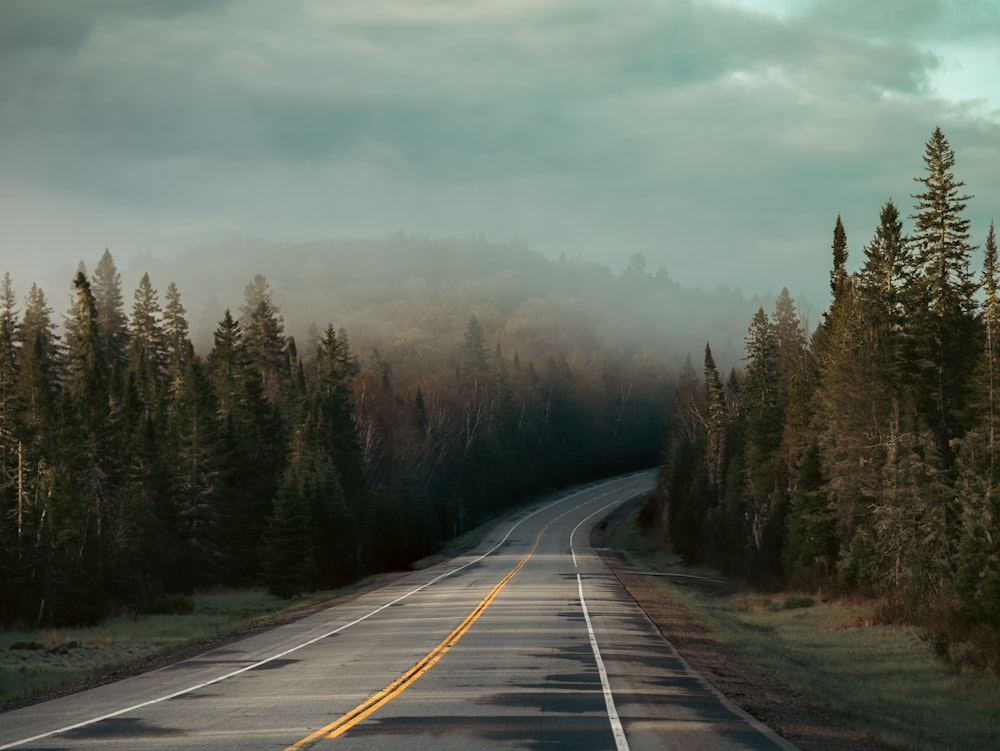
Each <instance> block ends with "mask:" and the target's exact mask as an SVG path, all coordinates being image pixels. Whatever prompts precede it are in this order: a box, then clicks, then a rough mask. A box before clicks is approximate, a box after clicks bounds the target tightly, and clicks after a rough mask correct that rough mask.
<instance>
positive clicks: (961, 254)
mask: <svg viewBox="0 0 1000 751" xmlns="http://www.w3.org/2000/svg"><path fill="white" fill-rule="evenodd" d="M924 164H925V166H926V171H927V174H926V175H925V176H924V177H917V178H914V179H915V180H916V181H917V182H919V183H921V184H922V186H923V191H922V192H921V193H918V194H916V195H915V196H913V197H914V198H915V199H916V200H917V204H916V206H915V208H914V213H913V214H912V216H911V218H912V219H913V220H914V223H915V228H914V232H913V236H912V238H911V242H912V243H913V248H914V262H915V265H916V283H917V300H918V303H919V304H918V305H914V310H913V321H912V324H911V326H913V327H914V329H913V330H914V331H915V335H916V341H915V344H916V355H917V357H918V358H919V360H918V368H919V369H918V374H919V379H920V380H919V388H920V393H921V396H922V397H923V398H922V408H923V411H924V414H925V417H926V419H927V421H928V424H930V425H931V427H932V428H933V430H934V432H935V434H936V435H937V438H938V450H939V453H941V454H942V457H943V458H944V460H945V461H947V456H948V454H949V453H950V449H949V442H950V441H951V439H953V438H956V437H960V436H961V435H962V433H963V432H964V428H965V425H964V421H963V411H964V408H965V394H966V389H967V380H968V377H969V375H970V372H971V370H972V367H973V364H974V362H975V350H976V336H977V326H976V320H975V312H976V302H975V299H974V294H975V291H976V284H975V281H974V280H973V277H972V272H971V270H970V268H969V263H970V257H971V255H972V252H973V250H974V248H973V246H972V245H971V244H970V243H969V220H968V219H966V218H965V217H964V216H963V215H962V212H963V211H964V210H965V207H966V204H967V202H968V200H969V199H970V198H971V197H972V196H969V195H965V194H963V193H960V189H961V188H962V187H963V186H964V185H965V183H963V182H960V181H958V180H956V178H955V176H954V174H953V171H952V170H953V168H954V166H955V152H954V151H953V150H952V148H951V146H950V145H949V144H948V141H947V139H946V138H945V136H944V134H943V133H942V132H941V129H940V128H936V129H935V130H934V133H933V134H932V135H931V138H930V140H928V142H927V144H926V150H925V153H924Z"/></svg>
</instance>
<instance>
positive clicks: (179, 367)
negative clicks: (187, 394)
mask: <svg viewBox="0 0 1000 751" xmlns="http://www.w3.org/2000/svg"><path fill="white" fill-rule="evenodd" d="M166 300H167V304H166V306H165V307H164V308H163V345H164V347H165V348H166V354H167V361H168V363H169V369H170V378H171V379H173V378H176V377H177V376H179V375H181V374H182V373H183V372H184V368H185V367H186V365H187V363H186V361H185V358H187V355H188V352H189V351H190V349H191V348H190V346H189V340H188V321H187V310H185V308H184V305H183V303H182V302H181V293H180V292H179V291H178V289H177V285H176V284H174V283H173V282H170V284H169V285H167V295H166Z"/></svg>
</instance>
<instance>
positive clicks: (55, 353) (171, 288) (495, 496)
mask: <svg viewBox="0 0 1000 751" xmlns="http://www.w3.org/2000/svg"><path fill="white" fill-rule="evenodd" d="M529 255H530V254H529ZM475 257H476V256H475V255H471V256H470V258H475ZM532 257H533V256H532ZM407 262H408V261H407ZM432 265H434V266H435V268H436V264H432ZM459 265H461V264H459ZM446 266H447V264H446ZM552 268H553V269H555V268H556V267H555V266H554V265H552ZM424 271H426V269H424ZM562 271H565V269H563V270H561V271H560V273H562ZM387 273H388V272H387ZM449 273H451V272H449ZM589 283H590V284H591V285H596V288H600V287H601V286H602V285H611V286H612V287H613V286H614V285H618V284H621V285H622V288H623V289H624V287H625V285H626V284H627V285H636V284H638V285H640V286H642V287H648V286H649V285H654V286H653V287H650V289H649V291H650V292H651V293H652V292H659V291H662V290H663V289H664V287H663V286H662V280H661V281H659V282H657V281H654V280H653V278H652V277H647V276H646V275H642V278H640V279H630V280H628V281H626V280H624V279H622V280H620V281H619V280H617V279H615V278H614V277H612V276H610V275H609V274H601V275H598V276H597V277H596V278H595V279H591V281H590V282H589ZM453 286H455V287H456V289H460V288H461V284H459V283H457V282H456V281H455V280H454V279H453ZM667 288H668V289H669V288H670V287H669V285H668V286H667ZM591 289H594V287H591ZM633 291H634V290H632V288H631V287H629V294H631V293H632V292H633ZM608 294H611V293H608ZM614 294H618V292H614ZM474 297H475V298H476V299H475V307H473V306H472V305H467V306H466V307H464V310H465V314H464V316H462V317H451V316H450V314H449V315H448V316H444V317H442V319H441V320H443V321H444V323H443V324H441V325H444V326H445V330H443V331H442V330H440V327H438V328H435V329H434V330H433V340H434V348H433V351H431V350H428V349H426V348H424V346H423V345H420V346H411V344H412V343H411V344H407V343H406V337H407V336H408V335H409V332H410V331H411V329H410V328H408V327H409V326H410V324H411V322H410V321H407V322H406V326H405V327H403V328H401V329H400V331H401V337H402V338H401V341H402V342H403V345H401V346H395V345H393V346H390V347H389V348H388V352H389V354H388V355H383V354H380V351H379V350H376V349H374V347H370V348H363V349H362V352H363V355H362V356H360V357H359V356H358V354H357V353H356V352H355V351H354V349H353V348H352V346H351V344H350V343H349V341H348V337H347V333H346V331H345V330H344V329H343V328H335V327H334V326H333V325H332V324H330V325H327V326H326V327H325V328H322V329H321V328H320V327H318V326H317V327H313V331H314V334H313V335H312V336H311V337H310V338H309V346H308V347H305V348H303V349H302V350H301V351H300V349H299V348H298V347H297V346H296V343H295V341H294V340H293V339H292V338H291V337H290V336H286V335H285V333H284V321H283V316H282V313H281V311H280V309H279V308H278V306H277V305H276V303H275V301H274V296H273V294H272V291H271V287H270V284H269V282H268V281H267V279H265V278H264V277H263V276H262V275H257V276H255V277H254V278H253V280H252V282H251V283H250V285H248V286H247V288H246V290H245V293H244V303H245V304H244V306H243V307H242V310H241V312H242V316H241V317H240V318H239V319H238V320H237V319H235V318H234V317H233V315H232V314H231V313H230V312H229V311H228V310H227V311H225V313H224V314H223V316H222V318H221V320H220V321H219V322H218V324H217V326H216V329H215V332H214V337H213V341H212V342H211V345H210V346H209V347H207V348H206V349H207V351H206V352H205V353H204V354H203V353H200V352H198V351H197V350H196V348H195V346H194V345H193V343H192V342H191V341H190V338H189V333H188V332H189V326H188V321H187V317H186V310H185V307H184V305H183V304H182V303H181V297H180V293H179V291H178V289H177V287H176V285H174V284H173V283H171V284H169V285H168V287H167V291H166V296H165V304H164V305H163V306H162V307H161V305H160V302H159V299H158V295H157V292H156V289H155V288H154V286H153V284H152V281H151V279H150V277H149V276H148V275H143V276H142V277H141V279H140V281H139V284H138V287H137V289H136V290H135V293H134V295H133V305H132V308H131V316H130V317H127V318H126V317H125V315H124V312H123V306H122V295H121V286H120V278H119V276H118V273H117V270H116V269H115V266H114V261H113V259H112V258H111V256H110V253H105V255H104V256H103V257H102V259H101V261H100V263H99V264H98V266H97V270H96V271H95V274H94V276H93V278H90V277H88V275H87V274H86V273H85V272H84V270H83V269H82V268H81V270H80V272H79V273H78V274H77V275H76V277H75V279H74V282H73V298H72V304H71V307H70V310H69V311H68V313H67V314H66V316H65V318H66V326H65V335H64V339H63V340H60V339H59V337H58V336H57V334H56V329H55V327H54V325H53V323H52V311H51V310H50V309H49V307H48V305H47V303H46V299H45V295H44V293H43V292H42V291H41V289H39V288H38V287H37V286H32V288H31V291H30V293H29V295H28V297H27V301H26V306H25V309H24V313H23V316H22V317H21V320H18V311H17V305H16V298H15V296H14V294H13V290H12V287H11V284H10V282H9V281H7V282H4V283H2V284H0V397H2V402H0V623H2V624H3V625H11V624H15V623H23V624H30V625H39V626H61V625H65V624H70V623H92V622H97V621H99V620H101V619H103V618H105V617H107V616H108V615H110V614H113V613H118V612H121V613H129V614H137V613H142V612H145V611H147V610H149V609H150V608H153V609H158V608H163V607H164V605H162V603H164V602H168V603H169V602H172V601H173V600H172V599H171V598H174V599H176V598H180V599H179V600H177V601H178V602H185V601H186V600H185V599H184V598H186V597H187V596H188V595H189V594H190V593H192V592H197V591H199V590H203V589H212V588H216V587H220V586H232V585H236V586H254V585H257V584H264V585H266V586H267V587H269V588H270V589H271V590H272V591H274V592H276V593H280V594H281V595H282V596H285V597H289V596H294V595H298V594H301V593H307V592H310V591H313V590H315V589H317V588H323V587H329V586H332V585H336V584H342V583H345V582H349V581H353V580H356V579H357V578H358V577H360V576H364V575H366V574H369V573H371V572H373V571H376V570H379V569H383V568H385V567H389V566H392V567H405V566H406V565H408V564H409V563H411V562H412V561H414V560H416V559H419V558H421V557H423V556H426V555H428V554H429V553H431V552H433V551H434V550H435V549H437V548H439V547H440V546H441V545H442V544H443V543H444V542H446V541H447V540H448V539H450V538H452V537H454V536H455V535H457V534H460V533H461V532H462V531H463V530H466V529H468V528H471V527H472V526H473V525H475V524H477V523H479V522H481V521H482V520H484V519H486V518H488V517H491V516H494V515H495V514H497V513H498V512H500V511H502V510H503V509H504V508H506V507H507V506H509V505H510V504H512V503H515V502H518V501H520V500H521V499H523V498H524V497H526V496H529V495H530V494H532V493H535V492H539V491H541V490H544V489H547V488H550V487H552V486H554V485H558V484H562V483H565V482H572V481H575V480H582V479H588V478H593V477H596V476H599V475H602V474H607V473H612V472H618V471H623V470H628V469H633V468H637V467H640V466H649V465H650V464H652V463H653V462H655V460H656V457H657V451H658V448H659V446H660V445H661V442H662V438H663V430H664V428H663V425H662V420H661V415H662V414H663V413H664V412H665V411H666V408H667V403H668V399H669V394H670V386H669V385H668V384H666V382H665V378H664V376H663V369H662V362H663V356H662V354H661V353H658V352H656V348H655V347H652V346H651V347H649V348H645V349H640V348H638V347H636V346H635V345H634V344H630V345H629V348H628V349H627V350H623V349H622V344H621V341H620V340H619V339H616V338H615V333H616V330H614V327H612V329H613V330H612V331H610V332H607V333H605V334H603V335H602V338H600V339H597V338H594V337H593V336H592V334H591V331H590V327H591V324H592V323H594V321H591V320H590V319H587V320H580V321H577V320H574V319H573V318H572V316H570V317H569V318H558V319H557V320H555V321H554V322H552V323H550V322H548V321H547V320H545V316H546V315H548V314H549V313H550V312H552V311H551V309H550V308H547V307H541V308H539V309H538V310H537V311H534V312H527V313H526V312H525V310H519V311H516V312H514V311H508V312H507V314H506V315H508V316H509V318H508V319H506V320H505V319H504V318H503V315H504V314H502V313H500V312H499V311H500V310H501V309H502V308H503V306H504V304H505V303H504V304H501V303H500V302H497V303H496V304H493V303H491V301H490V300H488V299H484V298H482V297H481V296H479V295H478V294H477V295H475V296H474ZM407 304H408V306H409V307H408V309H407V313H406V314H407V315H412V316H413V318H414V322H415V323H419V324H421V325H423V322H425V321H427V320H430V319H432V318H433V317H434V315H436V313H435V311H436V310H437V306H438V303H437V301H436V300H435V299H434V297H427V296H423V295H419V296H417V297H416V298H414V299H413V300H410V301H408V303H407ZM491 305H492V307H491ZM574 312H575V309H574ZM449 327H450V328H449ZM609 342H613V344H611V343H609ZM507 346H510V347H511V352H513V353H514V354H513V356H512V357H508V356H505V354H504V347H507ZM536 358H537V359H536ZM456 366H457V367H456ZM456 369H457V370H458V371H459V378H458V380H457V381H456V377H455V372H456Z"/></svg>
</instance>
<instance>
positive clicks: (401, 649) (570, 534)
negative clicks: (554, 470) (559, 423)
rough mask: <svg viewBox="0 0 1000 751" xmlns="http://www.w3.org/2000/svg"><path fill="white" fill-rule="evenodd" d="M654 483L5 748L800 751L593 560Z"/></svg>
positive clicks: (141, 684)
mask: <svg viewBox="0 0 1000 751" xmlns="http://www.w3.org/2000/svg"><path fill="white" fill-rule="evenodd" d="M653 481H654V475H653V473H652V472H644V473H638V474H634V475H629V476H624V477H619V478H615V479H612V480H607V481H603V482H600V483H595V484H593V485H589V486H585V487H580V488H575V489H573V490H569V491H566V492H564V493H563V494H561V495H558V496H553V497H551V498H549V499H547V500H546V501H544V502H542V503H540V504H539V505H537V506H535V507H532V508H528V509H522V510H520V511H519V512H517V513H515V514H512V515H511V516H509V517H507V518H506V519H504V520H503V521H502V522H500V523H499V524H498V525H497V526H496V527H495V529H494V530H493V531H492V532H491V533H490V534H489V535H488V536H487V537H486V538H485V539H484V540H483V542H482V543H481V544H480V545H479V546H478V547H477V548H476V549H475V550H473V551H470V552H469V553H468V554H466V555H463V556H461V557H459V558H455V559H451V560H449V561H446V562H443V563H441V564H439V565H436V566H434V567H431V568H428V569H425V570H422V571H417V572H413V573H411V574H407V575H406V576H403V577H400V578H396V579H394V580H392V582H391V583H389V584H387V585H386V586H384V587H381V588H379V589H376V590H372V591H369V592H366V593H364V594H363V595H360V596H358V597H356V598H354V599H351V600H348V601H346V602H341V603H340V604H337V605H335V606H334V607H331V608H328V609H326V610H324V611H322V612H320V613H317V614H315V615H312V616H309V617H306V618H303V619H301V620H298V621H296V622H294V623H291V624H287V625H284V626H281V627H279V628H276V629H273V630H271V631H268V632H266V633H261V634H257V635H255V636H252V637H250V638H248V639H246V640H244V641H241V642H239V643H236V644H230V645H227V646H225V647H223V648H219V649H215V650H212V651H209V652H207V653H205V654H202V655H200V656H198V657H196V658H193V659H189V660H185V661H183V662H180V663H177V664H175V665H171V666H169V667H166V668H162V669H159V670H155V671H152V672H149V673H146V674H143V675H140V676H135V677H132V678H128V679H126V680H123V681H119V682H117V683H113V684H109V685H106V686H101V687H98V688H94V689H92V690H88V691H84V692H81V693H78V694H74V695H72V696H67V697H62V698H59V699H55V700H52V701H49V702H44V703H41V704H36V705H34V706H30V707H26V708H23V709H19V710H16V711H12V712H7V713H4V714H0V749H7V748H23V749H34V750H35V751H38V750H39V749H50V750H53V751H54V750H55V749H59V751H72V750H75V749H101V750H102V751H104V750H106V749H121V750H122V751H126V750H127V751H145V750H147V749H148V750H150V751H152V750H154V749H155V750H156V751H162V750H164V749H205V748H211V749H215V750H218V749H232V750H233V751H236V750H239V751H247V750H248V749H249V750H252V749H275V750H279V751H281V750H290V749H301V748H310V749H317V750H318V751H319V750H323V749H365V750H366V751H371V750H377V749H394V750H396V749H400V748H405V749H408V750H417V749H434V751H448V750H450V749H461V750H462V751H467V750H468V749H487V750H492V749H543V748H544V749H568V750H569V749H572V751H603V750H604V749H610V750H612V751H628V750H629V749H632V750H634V751H645V750H646V749H657V751H662V750H663V749H791V748H794V747H793V746H791V745H790V744H788V743H787V742H785V741H784V740H783V739H781V738H779V737H778V736H777V735H775V734H774V733H772V732H771V731H770V730H768V729H767V728H766V727H764V726H762V725H760V724H759V723H757V722H756V721H754V720H752V718H750V717H749V716H747V715H745V714H744V713H742V712H741V710H739V709H737V708H736V707H734V706H733V705H731V704H729V703H728V702H727V701H726V700H725V699H723V698H722V697H721V695H719V694H718V693H717V692H716V691H714V689H713V688H712V687H711V686H710V685H709V684H708V683H707V682H706V681H704V680H703V679H702V678H701V677H700V676H698V675H696V674H694V673H693V672H692V671H691V670H690V669H689V668H688V667H687V665H686V664H685V663H684V662H683V660H681V659H680V657H679V656H678V655H677V653H676V652H675V651H674V649H673V647H672V646H671V645H670V644H669V643H667V642H666V641H665V640H664V639H663V638H662V636H660V634H659V633H658V632H657V630H656V629H655V627H654V626H653V625H652V624H651V623H650V621H649V620H648V619H647V618H646V616H645V614H644V613H643V612H642V611H641V610H640V609H639V607H638V606H637V605H636V604H635V602H634V601H633V600H631V599H630V598H629V597H628V595H627V594H626V593H625V592H624V590H623V588H622V587H621V585H620V584H619V583H618V581H617V580H616V579H615V578H614V576H613V575H612V574H611V573H610V571H609V570H608V568H607V567H606V566H605V565H604V564H603V563H602V562H601V560H600V558H599V557H598V556H597V555H596V553H595V552H594V551H593V550H591V549H590V547H589V545H588V539H589V531H590V528H591V527H592V526H593V525H594V524H595V523H596V522H597V521H599V520H600V519H601V518H603V517H604V516H605V515H606V514H607V513H608V512H610V511H611V510H612V509H613V508H614V507H615V506H617V505H618V504H620V503H622V502H624V501H626V500H628V499H630V498H633V497H635V496H636V495H637V494H639V493H642V492H644V491H646V490H648V489H649V488H650V487H651V486H652V484H653Z"/></svg>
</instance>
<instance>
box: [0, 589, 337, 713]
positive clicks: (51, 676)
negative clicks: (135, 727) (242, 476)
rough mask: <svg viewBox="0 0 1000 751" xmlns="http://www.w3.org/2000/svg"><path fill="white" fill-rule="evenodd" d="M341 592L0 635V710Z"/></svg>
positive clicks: (256, 595)
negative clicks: (84, 625)
mask: <svg viewBox="0 0 1000 751" xmlns="http://www.w3.org/2000/svg"><path fill="white" fill-rule="evenodd" d="M338 594H342V592H317V593H312V594H310V595H308V596H306V597H300V598H297V599H295V600H291V601H289V600H282V599H280V598H278V597H274V596H273V595H269V594H267V593H266V592H264V591H263V590H233V591H218V592H209V593H202V594H197V595H194V597H193V598H190V603H189V607H185V608H175V610H186V611H187V612H171V613H161V614H156V615H140V616H138V617H135V618H132V617H128V616H122V617H117V618H110V619H108V620H106V621H104V622H103V623H101V624H99V625H97V626H92V627H87V628H60V629H47V630H44V631H37V630H35V631H15V630H6V631H0V709H6V708H9V707H10V706H15V705H17V704H19V703H22V702H24V701H26V700H30V699H32V698H33V697H38V696H41V695H48V694H50V693H52V692H56V691H59V690H62V689H68V688H70V687H73V686H74V685H76V684H81V683H84V682H87V681H93V680H97V679H100V678H101V677H103V676H108V675H112V674H115V673H118V672H120V671H123V670H126V669H128V668H130V667H132V666H136V665H142V664H145V663H148V662H150V661H152V660H155V659H156V658H157V657H161V656H163V655H170V654H174V653H177V652H179V651H181V650H183V649H185V648H188V647H193V646H195V645H199V644H207V643H209V642H211V641H213V640H215V639H219V638H221V637H224V636H227V635H229V634H232V633H235V632H240V631H243V630H245V629H248V628H251V627H253V626H254V625H257V624H260V623H263V622H266V621H268V620H270V619H274V618H282V617H288V616H291V615H293V614H294V613H296V612H297V611H302V610H306V609H308V608H311V607H313V606H315V605H317V604H319V603H321V602H324V601H327V600H330V599H332V598H333V597H335V596H337V595H338Z"/></svg>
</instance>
